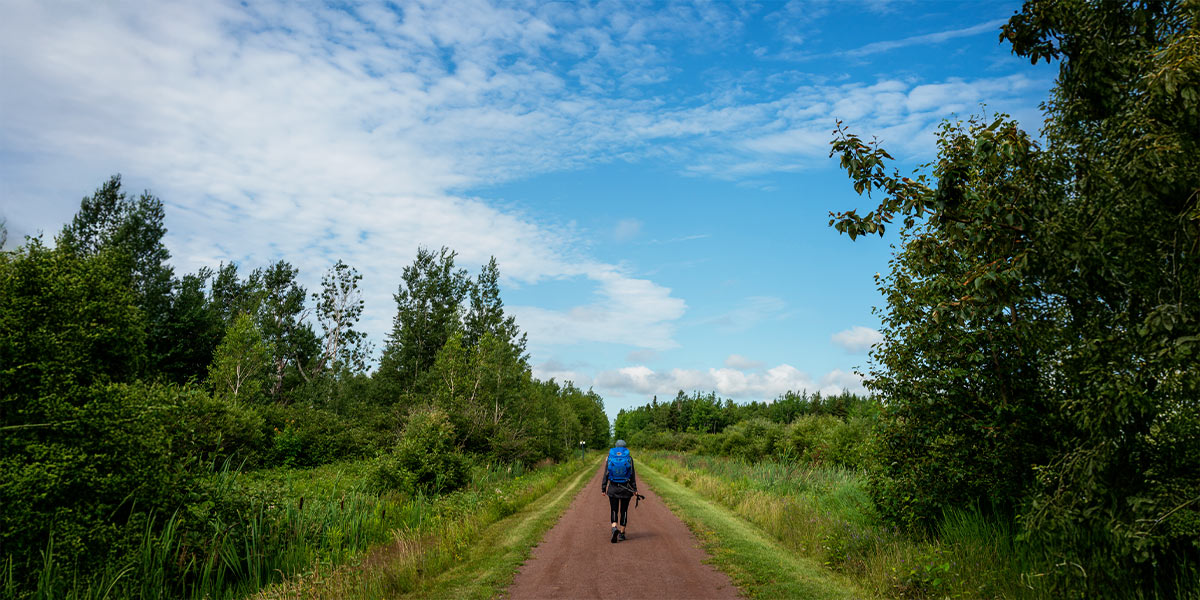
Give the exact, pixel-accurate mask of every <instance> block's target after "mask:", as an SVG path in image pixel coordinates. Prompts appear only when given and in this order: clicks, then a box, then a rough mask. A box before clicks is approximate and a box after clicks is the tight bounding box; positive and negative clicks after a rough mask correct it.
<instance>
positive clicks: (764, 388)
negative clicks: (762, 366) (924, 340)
mask: <svg viewBox="0 0 1200 600" xmlns="http://www.w3.org/2000/svg"><path fill="white" fill-rule="evenodd" d="M594 384H595V386H596V388H597V389H598V390H599V391H600V392H601V393H602V394H603V393H605V392H606V391H607V392H610V393H615V394H625V393H633V394H640V395H643V396H649V395H658V396H663V397H670V396H673V395H674V394H675V393H676V392H678V391H679V390H683V391H685V392H691V391H699V392H709V391H713V392H716V393H717V394H718V395H720V396H722V397H726V398H732V399H734V400H739V401H749V400H770V399H773V398H776V397H778V396H779V395H781V394H783V393H785V392H788V391H801V390H806V391H808V392H818V391H819V392H821V393H822V394H837V393H841V392H842V391H851V392H855V393H865V391H866V390H865V388H864V387H863V385H862V378H861V377H859V376H858V375H856V374H854V373H847V372H845V371H841V370H840V369H835V370H833V371H831V372H829V373H827V374H825V375H824V376H822V377H821V378H820V379H817V380H814V379H813V378H812V377H810V376H809V375H808V374H806V373H804V372H803V371H800V370H799V369H797V368H795V367H793V366H791V365H788V364H781V365H778V366H775V367H772V368H770V369H767V370H766V371H763V372H761V373H747V372H745V371H742V370H740V369H735V368H728V367H724V368H709V369H706V370H696V369H671V370H669V371H662V372H656V371H654V370H653V369H650V368H649V367H646V366H644V365H638V366H632V367H624V368H621V369H615V370H610V371H603V372H601V373H599V374H598V375H596V378H595V381H594Z"/></svg>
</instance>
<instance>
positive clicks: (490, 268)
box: [463, 256, 526, 357]
mask: <svg viewBox="0 0 1200 600" xmlns="http://www.w3.org/2000/svg"><path fill="white" fill-rule="evenodd" d="M469 291H470V297H471V307H470V310H468V311H467V314H466V317H465V318H464V319H463V330H464V334H465V335H464V338H463V342H464V343H465V344H467V345H468V346H474V345H476V344H478V343H479V342H480V340H482V339H483V337H484V336H486V335H488V334H491V335H492V336H494V337H495V338H496V339H497V340H500V341H502V342H504V343H506V344H508V345H510V346H512V347H513V349H514V350H515V351H516V353H517V355H518V356H521V357H524V356H525V342H526V336H525V334H523V333H521V331H520V329H519V328H518V327H517V319H516V317H513V316H505V314H504V302H503V301H502V300H501V299H500V268H499V267H498V266H497V265H496V257H494V256H493V257H492V258H491V259H490V260H489V261H488V264H486V265H484V266H483V268H482V269H480V271H479V275H478V277H476V279H475V282H474V284H473V285H471V286H470V290H469Z"/></svg>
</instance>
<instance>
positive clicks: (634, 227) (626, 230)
mask: <svg viewBox="0 0 1200 600" xmlns="http://www.w3.org/2000/svg"><path fill="white" fill-rule="evenodd" d="M641 232H642V222H641V221H639V220H637V219H621V220H620V221H617V225H616V226H615V227H613V237H614V238H616V240H617V241H618V242H628V241H630V240H632V239H634V238H636V237H637V236H638V234H640V233H641Z"/></svg>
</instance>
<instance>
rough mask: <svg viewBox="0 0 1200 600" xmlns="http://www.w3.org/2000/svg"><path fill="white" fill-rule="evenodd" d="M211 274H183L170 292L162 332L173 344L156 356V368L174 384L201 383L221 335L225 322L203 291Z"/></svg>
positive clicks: (210, 272)
mask: <svg viewBox="0 0 1200 600" xmlns="http://www.w3.org/2000/svg"><path fill="white" fill-rule="evenodd" d="M212 275H213V272H212V270H211V269H208V268H201V269H200V271H198V272H197V273H189V274H187V275H184V276H183V278H182V279H181V280H179V281H178V283H177V284H176V286H175V289H174V290H173V291H172V293H171V296H170V302H171V310H170V312H169V314H168V319H167V321H166V323H165V324H164V327H163V332H164V334H165V336H166V337H167V338H168V339H171V340H173V343H172V344H171V345H170V346H169V347H168V348H167V349H166V352H165V353H164V354H162V355H161V356H160V357H159V360H158V369H159V371H160V373H161V374H162V375H163V376H164V377H166V378H167V379H169V380H171V381H174V382H176V383H187V382H188V381H193V380H203V379H204V378H205V377H206V376H207V373H208V365H209V363H210V362H212V359H213V352H214V351H215V350H216V348H217V344H219V343H220V342H221V338H222V336H224V334H225V325H226V324H225V321H224V320H223V319H222V316H221V314H220V313H219V312H218V310H217V307H216V306H215V304H213V303H212V302H211V301H210V300H209V298H208V297H207V296H206V295H205V291H204V288H205V286H206V285H207V283H208V281H209V280H210V279H211V278H212Z"/></svg>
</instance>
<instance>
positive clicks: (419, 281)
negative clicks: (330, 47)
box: [375, 247, 469, 402]
mask: <svg viewBox="0 0 1200 600" xmlns="http://www.w3.org/2000/svg"><path fill="white" fill-rule="evenodd" d="M455 256H456V254H455V253H454V252H453V251H451V250H450V249H448V248H444V247H443V248H442V249H441V250H440V251H439V252H438V253H436V254H435V253H434V252H432V251H430V250H427V249H425V248H420V249H418V250H417V258H416V259H415V260H414V261H413V263H412V264H411V265H409V266H407V267H405V268H404V272H403V275H402V278H403V282H402V283H401V284H400V288H399V290H398V291H397V292H396V294H395V296H394V297H395V300H396V305H397V310H396V317H395V318H394V319H393V320H392V332H391V334H390V335H389V336H388V339H387V343H386V345H385V346H384V349H383V356H382V357H381V359H380V363H379V370H378V372H377V373H376V375H375V378H376V380H377V381H378V382H379V383H380V384H381V395H383V396H384V397H385V398H386V401H388V402H395V401H396V399H397V398H398V397H399V396H400V395H402V394H403V393H405V392H409V391H412V389H413V386H414V385H415V384H416V383H417V381H418V379H419V378H420V377H421V375H422V374H423V373H425V372H426V371H428V370H429V368H430V367H432V366H433V363H434V361H435V359H436V357H437V353H438V351H439V350H441V349H442V346H445V345H446V342H447V341H448V340H449V339H450V337H451V336H452V335H453V334H454V332H456V331H459V330H460V329H461V328H462V321H461V314H462V305H463V299H464V297H465V296H466V292H467V287H468V284H469V283H468V280H467V273H466V271H465V270H462V269H455V268H454V257H455Z"/></svg>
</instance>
